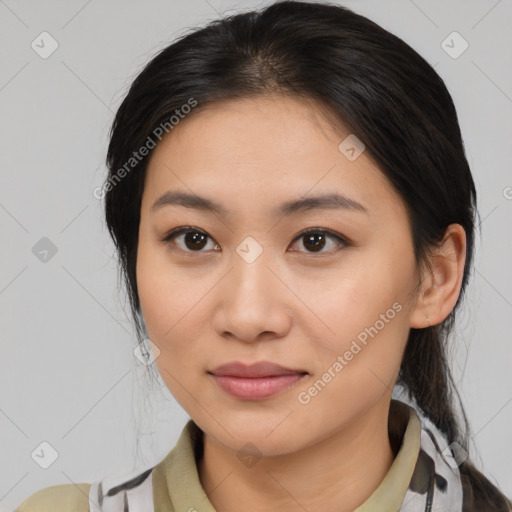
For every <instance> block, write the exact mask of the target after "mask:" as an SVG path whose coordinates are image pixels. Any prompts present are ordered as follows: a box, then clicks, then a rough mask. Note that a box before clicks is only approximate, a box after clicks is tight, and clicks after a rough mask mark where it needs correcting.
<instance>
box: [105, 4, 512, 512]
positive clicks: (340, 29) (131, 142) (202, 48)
mask: <svg viewBox="0 0 512 512" xmlns="http://www.w3.org/2000/svg"><path fill="white" fill-rule="evenodd" d="M267 93H280V94H286V95H291V96H295V97H302V98H308V99H313V100H316V101H317V102H318V103H319V104H321V105H323V106H325V108H326V109H327V110H328V111H329V112H330V113H331V114H332V116H333V117H334V118H336V119H338V120H339V121H340V122H341V123H342V125H343V126H345V127H347V128H348V129H350V131H351V133H354V134H355V135H356V136H357V137H358V138H359V139H360V140H361V141H362V142H363V143H364V144H365V146H366V151H368V153H369V154H370V155H371V157H373V159H374V161H375V162H377V164H378V165H379V167H380V169H381V171H382V173H383V174H384V175H385V176H386V177H387V178H388V179H389V180H390V182H391V183H392V184H393V186H394V187H395V189H396V190H397V191H398V193H399V194H400V196H401V197H402V198H403V201H404V203H405V205H406V207H407V209H408V212H409V216H410V223H411V226H412V235H413V242H414V253H415V257H416V262H417V264H418V266H421V265H428V255H429V249H431V248H432V247H434V246H436V245H437V244H438V243H439V242H440V241H441V240H442V238H443V235H444V233H445V230H446V228H447V226H448V225H449V224H451V223H458V224H460V225H461V226H462V227H463V228H464V230H465V232H466V239H467V253H466V264H465V268H464V276H463V282H462V289H461V293H460V295H459V298H458V300H457V303H456V305H455V307H454V309H453V310H452V312H451V313H450V315H449V316H448V317H447V318H446V319H445V320H444V322H442V324H440V325H436V326H432V327H428V328H425V329H411V330H410V334H409V339H408V342H407V347H406V350H405V354H404V357H403V361H402V364H401V369H400V374H399V383H400V384H402V385H403V386H404V388H405V389H406V390H408V392H409V394H410V397H411V398H412V399H413V400H414V401H415V402H416V403H417V405H418V407H419V408H421V410H422V411H423V412H424V413H425V415H426V416H427V417H428V418H430V419H431V420H432V421H433V422H434V423H435V424H436V426H437V427H438V428H439V429H440V430H441V431H442V432H443V433H444V434H445V435H446V437H447V439H449V440H450V441H452V442H453V441H456V442H458V443H459V444H460V445H461V446H462V447H464V448H465V449H466V450H467V451H469V449H468V431H469V429H468V424H467V420H466V416H465V414H464V410H463V408H462V406H461V405H460V409H461V415H460V416H461V417H462V423H463V427H464V429H462V428H461V427H460V426H459V423H458V421H457V414H456V412H455V405H454V403H453V400H452V398H453V395H457V399H458V394H457V392H456V389H455V386H454V383H453V380H452V377H451V373H450V369H449V365H448V362H447V356H446V341H447V338H448V335H449V333H450V332H451V331H452V329H453V326H454V321H455V313H456V310H458V309H459V308H460V302H461V300H462V297H463V295H464V291H465V289H466V285H467V282H468V279H469V275H470V269H471V267H472V261H473V251H474V231H475V215H476V214H477V210H476V191H475V185H474V182H473V178H472V176H471V171H470V169H469V165H468V162H467V160H466V156H465V151H464V147H463V141H462V137H461V132H460V128H459V123H458V118H457V113H456V111H455V107H454V104H453V101H452V98H451V96H450V94H449V92H448V90H447V88H446V86H445V84H444V82H443V81H442V79H441V78H440V77H439V75H438V74H437V73H436V72H435V70H434V69H433V68H432V67H431V66H430V65H429V64H428V63H427V62H426V61H425V60H424V59H423V58H422V57H421V56H420V55H419V54H418V53H417V52H416V51H414V50H413V49H412V48H411V47H410V46H408V45H407V44H406V43H405V42H404V41H402V40H401V39H400V38H398V37H397V36H395V35H393V34H391V33H390V32H388V31H386V30H384V29H383V28H382V27H380V26H379V25H377V24H376V23H374V22H372V21H371V20H369V19H367V18H365V17H363V16H361V15H358V14H356V13H354V12H352V11H351V10H349V9H347V8H344V7H341V6H338V5H331V4H327V3H324V4H320V3H309V2H298V1H282V2H277V3H275V4H273V5H270V6H268V7H266V8H265V9H263V10H261V11H259V12H246V13H241V14H237V15H233V16H229V17H226V18H224V19H220V20H216V21H214V22H212V23H210V24H208V25H207V26H206V27H203V28H200V29H197V30H194V31H192V32H191V33H189V34H187V35H185V36H183V37H181V38H180V39H179V40H177V41H176V42H173V43H172V44H171V45H169V46H168V47H166V48H165V49H163V50H162V51H160V52H159V53H158V54H157V55H156V56H155V57H154V58H153V59H152V60H151V61H150V62H149V63H148V64H147V65H146V66H145V68H144V69H143V70H142V72H141V73H140V74H139V75H138V76H137V77H136V79H135V80H134V82H133V84H132V85H131V87H130V90H129V92H128V94H127V96H126V97H125V99H124V101H123V102H122V104H121V106H120V107H119V109H118V111H117V114H116V116H115V119H114V122H113V125H112V129H111V134H110V135H111V139H110V144H109V147H108V154H107V165H108V168H109V176H108V178H107V182H106V185H107V184H108V183H110V185H109V186H107V187H106V194H105V215H106V222H107V226H108V229H109V231H110V234H111V236H112V238H113V240H114V243H115V245H116V249H117V251H118V257H119V262H120V267H119V268H120V273H121V275H122V277H123V279H124V281H125V283H126V286H127V292H128V295H129V300H130V306H131V310H132V313H133V317H134V321H135V327H136V330H137V336H138V339H139V340H140V341H141V340H142V338H143V336H144V335H145V333H144V331H145V327H144V325H143V319H142V317H141V311H140V303H139V297H138V292H137V282H136V273H135V269H136V257H137V244H138V229H139V221H140V207H141V198H142V192H143V185H144V176H145V170H146V167H147V163H148V159H149V158H150V155H151V152H149V154H147V155H146V156H144V157H143V158H140V161H139V160H138V161H137V163H136V165H134V166H132V167H133V169H128V170H126V169H127V167H126V163H127V162H129V161H130V159H131V158H133V152H134V151H136V150H138V148H141V147H143V146H144V145H147V144H148V141H149V140H150V139H152V140H153V139H155V129H156V128H157V127H159V126H167V128H166V131H169V130H170V129H172V126H169V125H170V122H169V120H170V119H171V117H172V116H173V115H174V116H176V113H177V111H179V112H181V109H182V107H183V106H184V105H187V104H188V105H190V100H191V98H192V99H193V101H195V102H196V103H197V105H198V106H196V107H195V110H196V111H197V110H200V109H201V108H204V107H206V106H207V105H211V104H214V103H215V102H217V101H221V100H225V99H235V98H243V97H248V96H253V95H262V94H267ZM190 115H194V112H192V113H191V114H190ZM166 123H167V124H166ZM171 124H172V123H171ZM156 133H158V132H156ZM132 162H133V161H132ZM121 168H124V169H125V171H126V172H124V173H122V174H123V177H122V179H118V178H119V170H120V169H121ZM116 175H117V178H116V181H114V178H115V177H116ZM457 403H458V404H460V400H459V399H458V401H457ZM460 471H461V475H462V479H463V483H464V485H465V489H467V492H466V493H465V500H466V503H465V507H474V510H490V509H491V508H492V510H507V499H506V498H505V496H504V495H503V494H502V493H501V492H500V491H499V489H498V488H497V487H496V486H494V485H493V484H492V483H491V482H490V481H489V480H488V479H487V478H485V477H484V476H483V475H482V474H481V473H480V472H479V471H478V470H477V469H476V468H475V467H474V466H473V465H472V464H471V463H470V462H469V460H466V461H465V462H463V463H462V464H461V466H460ZM469 493H472V495H470V494H469ZM470 499H471V500H473V501H472V504H470V503H469V501H468V500H470ZM470 509H471V510H473V508H470ZM465 510H467V508H465Z"/></svg>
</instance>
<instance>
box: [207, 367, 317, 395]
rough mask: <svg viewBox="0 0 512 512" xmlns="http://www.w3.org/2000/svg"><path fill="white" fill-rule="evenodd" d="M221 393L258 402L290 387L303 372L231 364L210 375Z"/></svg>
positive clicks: (218, 368) (217, 369)
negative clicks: (224, 392)
mask: <svg viewBox="0 0 512 512" xmlns="http://www.w3.org/2000/svg"><path fill="white" fill-rule="evenodd" d="M208 373H210V374H211V375H212V377H213V378H214V380H215V381H216V382H217V384H218V385H219V386H220V388H221V389H223V390H224V391H226V392H227V393H229V394H230V395H232V396H234V397H236V398H240V399H242V400H262V399H264V398H268V397H270V396H272V395H275V394H276V393H279V392H281V391H284V390H286V389H289V388H291V387H292V386H294V385H295V384H296V383H297V382H298V381H299V380H301V379H302V378H303V377H304V375H305V374H307V372H306V371H305V370H300V369H290V368H285V367H283V366H280V365H278V364H274V363H270V362H268V361H262V362H259V363H255V364H252V365H244V364H243V363H239V362H237V361H236V362H232V363H228V364H224V365H221V366H218V367H217V368H215V369H214V370H212V371H211V372H208Z"/></svg>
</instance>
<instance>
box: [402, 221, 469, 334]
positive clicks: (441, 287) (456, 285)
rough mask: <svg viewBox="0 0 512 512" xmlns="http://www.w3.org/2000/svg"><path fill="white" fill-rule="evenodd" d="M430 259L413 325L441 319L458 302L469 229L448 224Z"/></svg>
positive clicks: (425, 324) (426, 325) (435, 321)
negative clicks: (465, 229)
mask: <svg viewBox="0 0 512 512" xmlns="http://www.w3.org/2000/svg"><path fill="white" fill-rule="evenodd" d="M429 261H430V265H431V269H427V270H425V271H424V273H423V275H422V284H421V289H420V291H419V294H418V297H417V301H416V304H415V307H414V310H413V311H412V313H411V322H410V323H411V327H414V328H416V329H422V328H424V327H429V325H430V326H432V325H436V324H439V323H441V322H442V321H443V320H444V319H445V318H446V317H447V316H448V315H449V314H450V312H451V311H452V309H453V308H454V306H455V303H456V302H457V299H458V297H459V293H460V289H461V286H462V278H463V275H464V264H465V262H466V232H465V231H464V228H463V227H462V226H461V225H460V224H450V225H449V226H448V227H447V228H446V231H445V235H444V237H443V240H442V241H441V243H440V244H439V245H438V246H437V247H436V248H434V249H433V250H432V255H431V256H430V257H429ZM427 318H428V319H429V320H430V322H428V320H427Z"/></svg>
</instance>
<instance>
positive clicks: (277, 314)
mask: <svg viewBox="0 0 512 512" xmlns="http://www.w3.org/2000/svg"><path fill="white" fill-rule="evenodd" d="M273 266H275V265H272V264H271V262H270V261H269V260H268V258H265V257H264V256H263V255H261V256H259V257H258V258H256V260H255V261H252V262H251V263H248V262H247V261H246V260H244V259H243V258H242V257H239V256H238V255H236V256H235V257H234V261H233V267H232V268H231V270H230V271H229V272H228V274H227V275H226V276H225V278H224V279H223V280H222V282H221V283H219V285H218V290H217V297H216V303H215V312H214V328H215V331H216V332H217V334H218V335H219V336H222V337H231V338H235V339H238V340H240V341H244V342H247V343H252V342H256V341H262V340H263V339H275V338H281V337H284V336H286V334H287V332H288V331H289V329H290V326H291V323H292V319H291V315H290V311H291V308H292V301H293V293H291V292H290V290H289V289H288V288H287V287H286V285H285V284H284V283H283V281H282V280H281V279H280V278H279V276H278V275H277V274H279V272H278V271H276V270H274V269H273V268H271V267H273Z"/></svg>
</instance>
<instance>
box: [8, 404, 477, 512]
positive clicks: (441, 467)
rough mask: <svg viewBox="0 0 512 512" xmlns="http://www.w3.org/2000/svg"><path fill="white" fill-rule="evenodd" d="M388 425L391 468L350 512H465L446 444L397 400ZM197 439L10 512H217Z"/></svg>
mask: <svg viewBox="0 0 512 512" xmlns="http://www.w3.org/2000/svg"><path fill="white" fill-rule="evenodd" d="M392 424H393V425H394V427H393V431H396V432H398V437H397V439H398V443H397V454H396V457H395V460H394V461H393V463H392V465H391V467H390V469H389V470H388V473H387V474H386V476H385V477H384V479H383V480H382V482H381V483H380V485H379V486H378V488H377V489H376V490H375V491H374V492H373V494H372V495H371V496H370V497H369V498H368V499H367V500H366V501H365V502H364V503H363V504H362V505H360V506H359V507H358V508H357V509H356V510H355V511H354V512H398V511H400V512H430V511H432V512H445V511H450V512H466V510H468V512H469V509H466V508H464V509H463V486H462V485H461V478H460V474H459V470H458V467H457V464H454V463H453V460H452V459H451V458H450V457H449V456H447V455H446V454H449V451H448V450H447V449H445V450H444V453H445V454H444V455H443V452H442V451H441V448H440V446H446V445H447V443H446V441H445V440H444V438H443V437H442V436H441V434H440V433H439V432H438V431H437V429H436V428H435V426H434V425H432V424H428V423H427V422H426V421H425V419H424V418H420V417H419V416H418V414H417V413H416V411H415V410H414V409H413V408H412V407H410V406H409V405H406V404H405V403H403V402H400V401H397V400H392V402H391V410H390V427H391V425H392ZM390 432H391V428H390ZM202 438H203V432H202V431H201V430H200V429H199V427H198V426H197V425H196V424H195V423H194V422H193V421H192V420H189V421H188V423H187V424H186V425H185V427H184V428H183V430H182V433H181V435H180V438H179V440H178V442H177V444H176V446H175V447H174V448H173V449H172V450H171V451H170V452H169V453H168V455H167V456H166V457H165V458H164V459H163V460H162V461H161V462H160V463H159V464H157V465H156V466H152V467H149V468H147V469H146V470H144V471H138V472H137V473H136V474H132V475H129V476H126V475H125V476H124V477H120V478H118V479H108V480H103V481H99V482H94V483H92V484H78V485H74V484H63V485H56V486H52V487H47V488H45V489H42V490H40V491H38V492H36V493H34V494H33V495H31V496H30V497H29V498H27V499H26V500H25V501H24V502H23V503H22V504H21V505H20V506H19V507H18V508H17V509H16V511H15V512H215V509H214V508H213V505H212V504H211V503H210V501H209V500H208V497H207V496H206V494H205V492H204V490H203V488H202V486H201V482H200V480H199V475H198V471H197V461H198V460H200V457H201V456H202V447H203V444H202ZM390 439H391V438H390ZM392 444H393V443H392ZM478 512H482V511H478Z"/></svg>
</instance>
